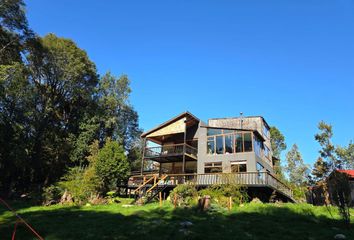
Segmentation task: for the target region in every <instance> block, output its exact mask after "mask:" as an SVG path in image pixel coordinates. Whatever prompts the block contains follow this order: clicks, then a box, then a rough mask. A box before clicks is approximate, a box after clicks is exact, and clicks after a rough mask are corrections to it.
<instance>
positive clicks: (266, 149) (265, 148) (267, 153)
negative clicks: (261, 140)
mask: <svg viewBox="0 0 354 240" xmlns="http://www.w3.org/2000/svg"><path fill="white" fill-rule="evenodd" d="M264 156H265V157H266V158H268V159H269V158H270V150H269V148H268V147H267V146H266V145H264Z"/></svg>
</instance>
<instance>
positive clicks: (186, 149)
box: [144, 143, 198, 162]
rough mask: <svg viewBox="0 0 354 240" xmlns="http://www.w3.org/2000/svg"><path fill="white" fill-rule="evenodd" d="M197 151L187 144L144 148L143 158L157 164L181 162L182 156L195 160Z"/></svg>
mask: <svg viewBox="0 0 354 240" xmlns="http://www.w3.org/2000/svg"><path fill="white" fill-rule="evenodd" d="M197 153H198V150H197V149H196V148H194V147H192V146H190V145H188V144H184V143H181V144H172V145H162V146H158V147H147V148H145V152H144V158H145V159H149V160H154V161H157V162H172V161H182V157H183V155H185V157H186V161H188V160H197Z"/></svg>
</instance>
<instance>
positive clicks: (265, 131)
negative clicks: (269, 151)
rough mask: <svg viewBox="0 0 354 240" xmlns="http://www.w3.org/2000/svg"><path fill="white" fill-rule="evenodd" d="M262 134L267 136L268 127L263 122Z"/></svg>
mask: <svg viewBox="0 0 354 240" xmlns="http://www.w3.org/2000/svg"><path fill="white" fill-rule="evenodd" d="M263 135H264V136H266V137H267V138H269V129H268V127H267V126H266V125H265V124H264V123H263Z"/></svg>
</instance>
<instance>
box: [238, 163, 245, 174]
mask: <svg viewBox="0 0 354 240" xmlns="http://www.w3.org/2000/svg"><path fill="white" fill-rule="evenodd" d="M239 166H240V167H239V170H240V172H247V165H246V164H239Z"/></svg>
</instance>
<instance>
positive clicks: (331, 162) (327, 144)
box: [315, 121, 342, 175]
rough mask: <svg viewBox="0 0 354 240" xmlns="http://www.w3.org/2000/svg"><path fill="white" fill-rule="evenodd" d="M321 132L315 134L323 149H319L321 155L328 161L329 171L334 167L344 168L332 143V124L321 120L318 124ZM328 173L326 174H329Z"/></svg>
mask: <svg viewBox="0 0 354 240" xmlns="http://www.w3.org/2000/svg"><path fill="white" fill-rule="evenodd" d="M318 129H319V133H317V134H316V135H315V139H316V141H317V142H318V143H319V144H320V146H321V149H320V151H319V153H320V156H321V157H322V158H323V160H325V161H326V163H327V165H328V167H329V169H328V170H329V172H331V171H333V170H334V169H337V168H339V169H341V168H342V161H340V159H338V158H337V157H336V153H335V147H334V145H333V143H332V137H333V130H332V125H330V124H327V123H325V122H324V121H321V122H320V123H319V124H318ZM329 172H328V173H326V175H328V174H329Z"/></svg>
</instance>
